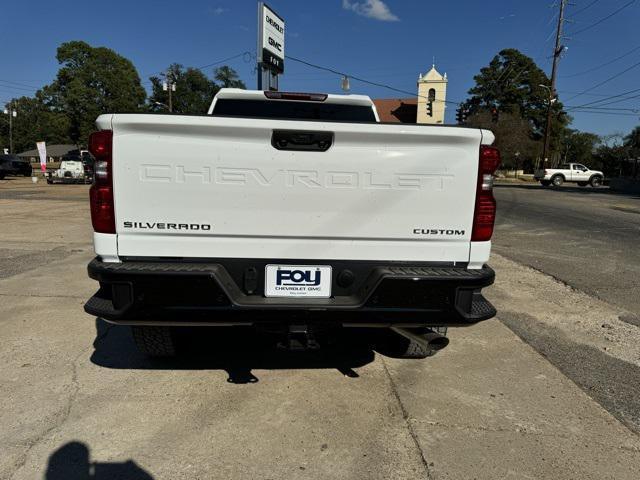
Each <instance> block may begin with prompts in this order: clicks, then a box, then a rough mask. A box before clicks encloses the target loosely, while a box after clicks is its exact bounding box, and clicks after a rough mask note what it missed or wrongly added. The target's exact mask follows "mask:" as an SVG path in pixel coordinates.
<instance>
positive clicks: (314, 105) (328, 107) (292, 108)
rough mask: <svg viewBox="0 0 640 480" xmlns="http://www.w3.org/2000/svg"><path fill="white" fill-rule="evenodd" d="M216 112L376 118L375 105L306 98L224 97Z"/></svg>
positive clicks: (296, 117) (292, 117) (350, 119)
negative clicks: (345, 103) (249, 98)
mask: <svg viewBox="0 0 640 480" xmlns="http://www.w3.org/2000/svg"><path fill="white" fill-rule="evenodd" d="M213 115H219V116H225V117H249V118H274V119H280V120H327V121H342V122H375V121H376V117H375V115H374V114H373V109H372V108H371V107H367V106H365V105H341V104H338V103H321V102H304V101H300V100H293V101H289V100H238V99H222V98H221V99H220V100H218V101H217V102H216V104H215V106H214V108H213Z"/></svg>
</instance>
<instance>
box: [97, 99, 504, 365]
mask: <svg viewBox="0 0 640 480" xmlns="http://www.w3.org/2000/svg"><path fill="white" fill-rule="evenodd" d="M97 125H98V127H99V128H100V131H99V132H96V133H94V134H93V135H92V136H91V139H90V150H91V153H92V154H93V155H94V156H95V158H96V164H95V182H94V184H93V186H92V187H91V216H92V222H93V228H94V231H95V233H94V245H95V251H96V254H97V257H96V258H95V259H94V260H93V261H91V263H90V264H89V267H88V270H89V275H90V277H91V278H93V279H95V280H97V281H98V282H100V289H99V291H98V292H97V293H96V294H95V295H94V296H93V297H92V298H91V299H90V300H89V301H88V302H87V303H86V305H85V310H86V311H87V312H89V313H91V314H93V315H95V316H98V317H101V318H104V319H106V320H107V321H109V322H113V323H118V324H126V325H132V328H133V334H134V339H135V340H136V343H137V344H138V346H139V348H141V349H142V351H144V352H145V353H147V354H149V355H155V356H167V355H172V354H174V352H175V344H174V337H173V335H172V333H173V331H174V330H173V329H175V328H177V327H184V326H230V325H244V326H251V327H255V328H265V329H268V330H269V331H271V332H273V331H280V332H281V333H282V335H283V336H284V339H287V340H288V341H289V345H291V346H292V347H293V346H295V345H298V346H299V345H302V346H311V345H314V344H316V342H315V340H316V338H318V337H322V336H324V337H325V338H326V337H327V336H330V335H331V332H333V331H335V330H334V329H338V328H343V327H369V328H370V327H383V328H384V329H386V330H385V331H387V332H389V333H388V334H386V335H383V337H385V338H386V340H385V341H383V342H382V344H381V345H382V346H381V347H380V348H381V350H383V351H385V352H386V353H387V352H391V354H393V355H398V356H401V357H405V358H417V357H418V358H424V357H425V356H428V355H430V354H432V353H434V352H435V351H436V350H438V349H440V348H443V347H444V346H446V344H447V343H448V339H447V338H446V337H445V336H444V335H443V333H445V331H446V327H448V326H465V325H471V324H473V323H475V322H477V321H480V320H486V319H488V318H491V317H493V316H494V315H495V313H496V312H495V309H494V308H493V306H492V305H491V304H490V303H489V302H488V301H487V300H486V299H485V298H484V297H483V296H482V294H481V289H482V288H483V287H486V286H488V285H490V284H491V283H493V280H494V272H493V270H492V269H491V268H490V267H488V266H487V265H486V262H487V261H488V259H489V253H490V249H491V236H492V233H493V224H494V218H495V210H496V203H495V200H494V198H493V193H492V186H493V174H494V172H495V170H496V169H497V168H498V166H499V163H500V157H499V153H498V151H497V150H496V149H495V148H494V147H491V146H490V145H491V144H492V143H493V140H494V136H493V134H492V133H491V132H490V131H487V130H481V129H477V128H461V127H451V126H431V125H415V124H414V125H408V124H382V123H378V116H377V113H376V110H375V107H374V105H373V103H372V101H371V100H370V99H369V97H365V96H359V95H345V96H342V95H325V94H303V93H285V92H262V91H245V90H237V89H222V90H220V92H219V93H218V94H217V95H216V97H215V99H214V101H213V103H212V105H211V108H210V110H209V114H208V115H203V116H181V115H151V114H109V115H102V116H100V117H99V118H98V120H97ZM377 331H378V332H380V331H382V330H381V329H378V330H377ZM363 333H364V332H363Z"/></svg>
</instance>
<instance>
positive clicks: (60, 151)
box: [17, 144, 79, 163]
mask: <svg viewBox="0 0 640 480" xmlns="http://www.w3.org/2000/svg"><path fill="white" fill-rule="evenodd" d="M75 152H79V150H78V147H77V146H76V145H58V144H53V145H47V162H59V161H60V160H62V158H63V157H64V156H66V155H70V154H73V153H75ZM17 155H18V157H20V158H22V159H24V160H29V161H30V162H32V163H37V162H39V161H40V157H39V156H38V149H37V148H34V149H33V150H27V151H25V152H21V153H18V154H17Z"/></svg>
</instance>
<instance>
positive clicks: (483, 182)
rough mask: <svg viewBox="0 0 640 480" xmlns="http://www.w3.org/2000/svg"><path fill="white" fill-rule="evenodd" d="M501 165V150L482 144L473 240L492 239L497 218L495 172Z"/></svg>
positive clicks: (483, 240) (472, 233)
mask: <svg viewBox="0 0 640 480" xmlns="http://www.w3.org/2000/svg"><path fill="white" fill-rule="evenodd" d="M499 166H500V152H499V151H498V149H497V148H495V147H488V146H486V145H481V146H480V162H479V167H478V184H477V187H476V206H475V211H474V214H473V230H472V232H471V241H473V242H485V241H487V240H491V236H492V235H493V224H494V223H495V220H496V200H495V198H493V174H494V173H495V171H496V170H497V169H498V167H499Z"/></svg>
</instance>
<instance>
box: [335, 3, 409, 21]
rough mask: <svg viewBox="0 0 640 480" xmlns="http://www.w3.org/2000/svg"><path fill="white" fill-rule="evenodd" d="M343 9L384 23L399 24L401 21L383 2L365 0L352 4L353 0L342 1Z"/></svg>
mask: <svg viewBox="0 0 640 480" xmlns="http://www.w3.org/2000/svg"><path fill="white" fill-rule="evenodd" d="M342 8H344V9H345V10H352V11H354V12H356V13H357V14H358V15H362V16H363V17H368V18H373V19H375V20H380V21H383V22H397V21H398V20H400V19H399V18H398V17H397V16H396V15H394V14H393V13H391V10H389V7H387V5H386V3H384V2H383V1H382V0H364V1H362V2H352V1H351V0H342Z"/></svg>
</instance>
